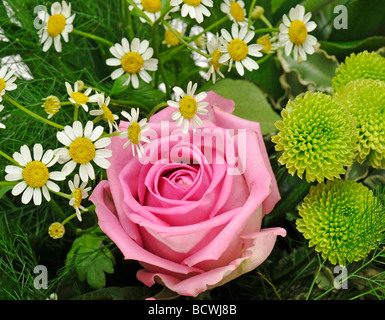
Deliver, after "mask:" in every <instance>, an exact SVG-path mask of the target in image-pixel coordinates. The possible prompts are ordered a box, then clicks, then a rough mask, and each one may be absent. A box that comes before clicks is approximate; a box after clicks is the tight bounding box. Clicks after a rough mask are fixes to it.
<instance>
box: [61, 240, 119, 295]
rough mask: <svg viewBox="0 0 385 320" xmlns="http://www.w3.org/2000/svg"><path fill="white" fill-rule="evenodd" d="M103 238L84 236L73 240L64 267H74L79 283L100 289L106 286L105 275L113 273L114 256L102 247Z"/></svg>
mask: <svg viewBox="0 0 385 320" xmlns="http://www.w3.org/2000/svg"><path fill="white" fill-rule="evenodd" d="M104 239H105V236H97V235H94V234H85V235H82V236H80V237H78V238H76V239H75V241H74V242H73V244H72V247H71V250H70V251H69V252H68V254H67V259H66V266H70V265H71V264H74V265H75V268H76V272H77V274H78V277H79V280H80V281H85V280H87V282H88V284H89V285H90V287H92V288H94V289H101V288H103V287H105V285H106V277H105V273H113V272H114V264H115V260H114V256H113V255H112V253H111V252H110V251H109V250H108V249H107V248H106V247H105V246H104V244H103V240H104Z"/></svg>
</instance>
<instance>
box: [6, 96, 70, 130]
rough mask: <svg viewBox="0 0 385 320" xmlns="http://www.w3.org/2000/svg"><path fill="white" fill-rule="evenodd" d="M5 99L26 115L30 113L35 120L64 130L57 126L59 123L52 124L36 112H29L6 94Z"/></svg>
mask: <svg viewBox="0 0 385 320" xmlns="http://www.w3.org/2000/svg"><path fill="white" fill-rule="evenodd" d="M3 97H4V99H5V100H7V101H8V102H10V103H12V104H13V105H14V106H15V107H17V108H19V109H20V110H22V111H24V112H25V113H28V114H29V115H30V116H32V117H34V118H35V119H37V120H40V121H42V122H45V123H46V124H49V125H51V126H53V127H55V128H58V129H61V130H63V129H64V127H63V126H62V125H60V124H57V123H55V122H52V121H50V120H48V119H45V118H43V117H41V116H39V115H37V114H36V113H34V112H32V111H30V110H28V109H27V108H26V107H23V106H22V105H21V104H19V103H17V102H16V101H14V100H13V99H11V97H9V96H8V95H6V94H5V95H4V96H3Z"/></svg>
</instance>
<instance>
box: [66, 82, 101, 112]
mask: <svg viewBox="0 0 385 320" xmlns="http://www.w3.org/2000/svg"><path fill="white" fill-rule="evenodd" d="M65 86H66V88H67V93H68V95H69V98H68V100H69V101H70V102H71V103H73V104H74V105H76V106H82V107H83V109H84V110H85V111H86V112H88V106H87V103H88V102H97V100H98V98H99V95H98V94H94V95H92V96H90V97H89V95H90V93H91V91H92V89H91V88H88V89H87V90H86V91H85V92H84V93H83V92H80V91H81V90H80V88H79V82H78V81H76V82H75V84H74V89H73V90H72V87H71V85H70V84H69V83H68V82H66V83H65Z"/></svg>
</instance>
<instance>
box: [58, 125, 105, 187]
mask: <svg viewBox="0 0 385 320" xmlns="http://www.w3.org/2000/svg"><path fill="white" fill-rule="evenodd" d="M103 130H104V129H103V127H102V126H97V127H96V128H94V124H93V122H92V121H88V122H87V124H86V125H85V127H84V129H83V125H82V123H81V122H80V121H75V122H74V123H73V125H72V127H71V126H69V125H67V126H65V127H64V130H63V131H59V132H58V133H57V134H56V137H57V139H58V140H59V141H60V142H61V143H62V144H64V145H65V146H66V148H59V149H56V150H55V153H56V154H57V155H59V156H60V158H59V160H58V162H59V163H60V164H64V163H65V165H64V166H63V169H62V171H63V172H64V173H65V174H66V175H69V174H70V173H71V172H73V171H74V170H75V167H76V166H77V165H79V175H80V178H81V179H82V181H84V182H87V181H88V178H90V179H91V180H94V179H95V171H94V168H93V166H92V164H91V161H92V162H94V163H95V164H96V165H97V166H99V167H101V168H103V169H108V168H109V166H110V165H111V164H110V162H109V161H108V160H106V158H108V157H111V156H112V151H111V150H108V149H105V147H107V146H108V145H109V144H110V143H111V139H110V138H108V137H102V138H101V137H100V136H101V135H102V133H103Z"/></svg>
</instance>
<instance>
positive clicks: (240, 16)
mask: <svg viewBox="0 0 385 320" xmlns="http://www.w3.org/2000/svg"><path fill="white" fill-rule="evenodd" d="M230 14H231V16H232V17H233V18H234V20H235V21H237V22H243V21H244V20H245V12H244V11H243V8H242V7H241V5H240V4H239V3H238V2H235V1H233V2H232V3H231V5H230Z"/></svg>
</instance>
